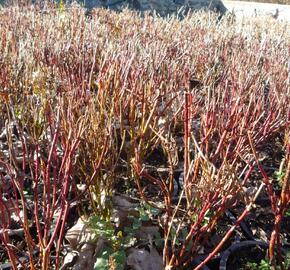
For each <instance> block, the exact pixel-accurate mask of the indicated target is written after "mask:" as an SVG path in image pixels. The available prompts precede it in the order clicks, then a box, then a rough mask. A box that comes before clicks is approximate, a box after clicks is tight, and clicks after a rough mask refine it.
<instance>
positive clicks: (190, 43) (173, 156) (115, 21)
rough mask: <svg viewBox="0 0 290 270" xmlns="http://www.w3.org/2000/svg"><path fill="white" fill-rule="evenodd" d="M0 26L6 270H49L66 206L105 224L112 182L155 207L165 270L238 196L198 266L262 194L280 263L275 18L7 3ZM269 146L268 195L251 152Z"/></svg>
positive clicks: (279, 26)
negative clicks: (237, 210) (20, 241)
mask: <svg viewBox="0 0 290 270" xmlns="http://www.w3.org/2000/svg"><path fill="white" fill-rule="evenodd" d="M0 18H1V20H0V91H1V92H0V99H1V103H0V112H1V114H0V130H1V131H2V130H4V131H3V134H2V135H3V136H2V135H1V136H2V137H3V138H2V137H1V138H2V139H1V140H2V142H1V149H0V150H1V152H0V170H1V171H0V181H1V188H0V212H1V213H6V214H5V215H2V214H1V222H0V228H1V233H0V238H1V241H2V243H3V244H4V246H5V248H6V251H7V254H8V256H9V260H10V261H11V262H12V265H13V267H14V269H17V264H18V263H19V261H18V260H19V257H27V258H29V260H28V261H24V262H22V263H21V264H22V265H23V266H24V267H27V268H30V269H38V268H39V267H41V268H42V269H51V268H49V267H51V266H50V264H52V265H55V267H56V268H58V267H59V264H60V259H59V255H60V251H61V249H62V244H63V234H64V231H65V230H66V229H67V216H68V212H69V210H70V208H71V206H72V205H73V204H74V203H77V202H82V201H83V200H84V198H85V197H86V196H88V197H89V198H90V202H91V206H92V208H93V209H94V211H95V212H96V213H97V214H98V215H100V216H103V217H104V218H109V217H110V207H111V200H110V198H111V196H112V192H113V190H114V189H115V188H118V184H119V182H118V179H119V178H120V177H121V176H124V175H126V177H128V178H130V179H131V180H132V181H134V183H135V184H136V186H137V189H138V191H139V193H140V196H141V198H142V199H143V200H145V201H146V202H147V203H149V204H153V205H154V206H156V207H157V204H154V203H153V202H152V200H155V201H156V200H157V201H158V200H159V201H160V204H159V205H158V207H159V208H161V210H162V211H163V213H164V215H163V218H162V219H160V224H161V227H162V229H163V232H164V242H165V243H164V249H163V259H164V261H163V262H164V266H166V267H167V268H166V269H177V267H180V268H178V269H181V268H182V267H184V268H185V267H187V266H188V265H189V264H190V263H191V262H192V259H193V258H194V257H195V256H196V255H197V254H198V252H199V251H200V248H201V247H202V245H203V243H205V242H206V241H207V239H208V238H209V237H210V233H211V232H212V231H213V230H214V229H215V227H216V226H217V223H218V221H219V219H220V217H221V216H222V215H223V214H224V213H225V212H226V211H227V210H228V209H230V208H232V207H233V206H235V205H236V204H237V203H238V202H240V201H242V202H243V203H244V205H245V211H244V212H243V213H242V215H241V217H240V218H239V219H238V221H237V224H235V225H234V226H233V227H232V228H231V230H230V231H228V233H227V234H226V235H225V237H224V239H223V241H222V242H221V243H220V244H219V245H218V246H217V247H215V248H214V249H213V250H212V253H211V254H210V255H209V257H208V258H207V259H206V260H205V261H204V262H203V263H201V264H200V265H199V266H197V267H196V269H201V267H202V266H203V265H204V264H205V263H206V262H207V261H208V260H209V259H210V258H212V257H213V256H214V255H215V254H216V253H217V252H218V251H219V249H220V248H221V247H222V244H223V243H224V241H225V240H226V239H227V238H228V237H230V235H231V233H232V232H233V230H234V229H235V228H236V227H237V226H238V225H239V222H240V221H241V220H242V219H243V218H244V217H245V216H246V215H247V214H248V213H249V211H250V210H251V207H252V206H253V204H254V202H255V199H256V198H257V197H258V195H259V193H260V192H261V191H262V190H263V189H264V187H266V188H267V192H268V194H269V196H270V198H271V203H272V210H273V213H274V214H275V229H274V231H273V234H272V236H271V241H270V259H271V262H272V264H273V265H274V264H279V263H280V259H281V258H280V257H279V256H281V252H278V253H279V254H278V256H277V258H278V259H277V260H276V259H275V258H274V257H275V256H274V251H273V250H274V246H275V245H276V246H277V248H278V251H279V248H280V245H281V241H280V238H279V230H280V224H281V219H282V216H283V214H284V213H285V211H286V210H287V209H288V208H289V171H290V168H289V164H290V163H289V162H290V160H289V151H290V150H289V121H290V119H289V117H290V111H289V104H290V87H289V76H290V74H289V71H288V70H287V68H288V67H287V64H288V58H289V45H290V44H289V40H290V36H289V31H287V29H288V28H287V27H289V24H288V23H287V22H285V23H283V22H278V21H275V20H271V22H270V23H265V22H264V21H263V20H260V19H258V18H253V19H249V20H247V21H246V20H238V19H237V20H236V21H233V20H232V17H230V16H225V17H224V18H222V19H220V20H219V19H218V18H217V17H216V15H214V14H211V13H196V14H193V15H188V16H187V17H186V18H185V19H184V20H182V21H178V20H176V19H175V18H174V17H171V18H168V19H162V18H158V17H154V16H149V15H145V16H144V18H140V17H139V16H138V14H136V13H134V12H131V11H128V10H125V11H123V12H122V13H120V14H117V13H114V12H112V11H107V10H102V9H100V10H95V11H93V12H92V14H91V17H86V16H85V10H84V9H82V8H79V7H77V6H72V7H70V8H68V9H66V10H63V9H51V10H49V11H47V10H46V11H45V12H44V11H42V10H38V9H37V8H35V7H30V8H19V7H12V8H5V9H1V10H0ZM181 138H182V139H181ZM273 138H284V148H283V152H284V155H285V157H284V161H283V163H282V165H281V167H282V170H285V174H284V178H283V180H282V182H283V184H282V191H281V192H280V194H279V195H277V194H276V193H274V192H273V183H272V181H270V180H269V176H268V175H267V174H266V173H265V171H264V169H263V166H262V165H261V164H262V162H263V161H262V159H261V151H260V149H263V147H264V146H265V145H267V144H268V143H269V140H270V139H273ZM156 149H162V151H163V155H164V156H165V159H166V162H165V163H166V168H164V169H165V171H166V172H167V174H166V175H165V176H162V177H159V176H156V174H154V172H152V171H148V169H147V167H148V166H147V164H146V162H147V160H148V157H150V156H152V152H154V151H155V150H156ZM180 149H181V150H180ZM180 153H182V155H180ZM281 162H282V160H281ZM124 167H125V169H124ZM256 167H258V170H256V169H255V168H256ZM180 168H182V170H183V173H184V177H183V185H181V187H180V188H181V190H180V192H179V193H177V192H176V189H175V188H174V186H175V183H174V181H175V180H174V174H175V172H176V170H178V169H180ZM257 171H260V174H259V177H258V185H257V191H256V192H255V193H254V194H251V195H249V194H247V193H246V192H245V189H246V188H247V187H248V185H249V182H250V181H251V177H252V175H253V173H254V172H256V174H257ZM7 179H9V181H6V180H7ZM8 182H9V183H8ZM9 185H10V186H9ZM151 186H155V188H156V189H157V190H158V194H155V195H154V196H157V199H156V198H154V196H153V194H151V193H150V192H149V188H150V187H151ZM80 187H82V188H80ZM27 194H28V195H29V196H31V198H32V202H33V203H32V205H29V202H30V200H29V199H28V197H29V196H27ZM84 195H85V196H84ZM12 213H14V214H15V215H16V216H17V220H18V223H19V224H20V227H21V228H23V230H24V235H25V239H26V246H25V248H24V249H23V250H22V251H19V250H17V248H16V247H15V246H13V245H11V244H10V237H9V230H10V229H11V226H12V223H13V222H12V220H11V219H10V218H9V216H11V215H12ZM33 229H35V230H36V232H37V233H36V234H34V233H33ZM173 231H174V232H175V234H174V236H172V235H173V234H172V232H173ZM181 231H186V235H185V236H184V237H183V238H181ZM181 239H182V243H181V244H178V243H177V242H180V240H181ZM51 253H53V254H54V259H52V257H51ZM39 254H40V256H39ZM53 260H54V261H53ZM52 261H53V262H52Z"/></svg>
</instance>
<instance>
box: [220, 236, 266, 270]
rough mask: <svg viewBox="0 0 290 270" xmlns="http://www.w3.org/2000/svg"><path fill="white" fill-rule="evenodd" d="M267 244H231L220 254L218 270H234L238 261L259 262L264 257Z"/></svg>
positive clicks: (252, 242) (260, 242)
mask: <svg viewBox="0 0 290 270" xmlns="http://www.w3.org/2000/svg"><path fill="white" fill-rule="evenodd" d="M267 248H268V244H267V243H265V242H262V241H254V240H253V241H243V242H239V243H236V244H233V245H232V246H231V247H229V248H228V249H227V250H225V251H224V252H223V254H222V257H221V260H220V267H219V269H220V270H236V269H237V265H239V263H237V261H238V260H241V259H243V258H244V259H245V260H246V261H250V260H252V261H261V260H262V259H263V258H264V257H265V255H266V250H267Z"/></svg>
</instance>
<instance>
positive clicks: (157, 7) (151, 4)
mask: <svg viewBox="0 0 290 270" xmlns="http://www.w3.org/2000/svg"><path fill="white" fill-rule="evenodd" d="M84 6H85V8H87V9H92V8H98V7H103V8H109V9H112V10H117V11H120V10H122V9H123V8H125V7H128V8H129V9H133V10H137V11H140V12H144V11H156V12H157V13H158V14H159V15H161V16H167V15H170V14H173V13H176V12H177V11H179V10H180V9H182V10H183V13H184V14H186V13H188V11H189V10H193V11H195V10H207V9H208V10H212V11H215V12H218V13H221V14H224V13H225V12H226V10H227V9H226V8H225V6H224V4H223V3H222V1H221V0H85V2H84Z"/></svg>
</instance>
